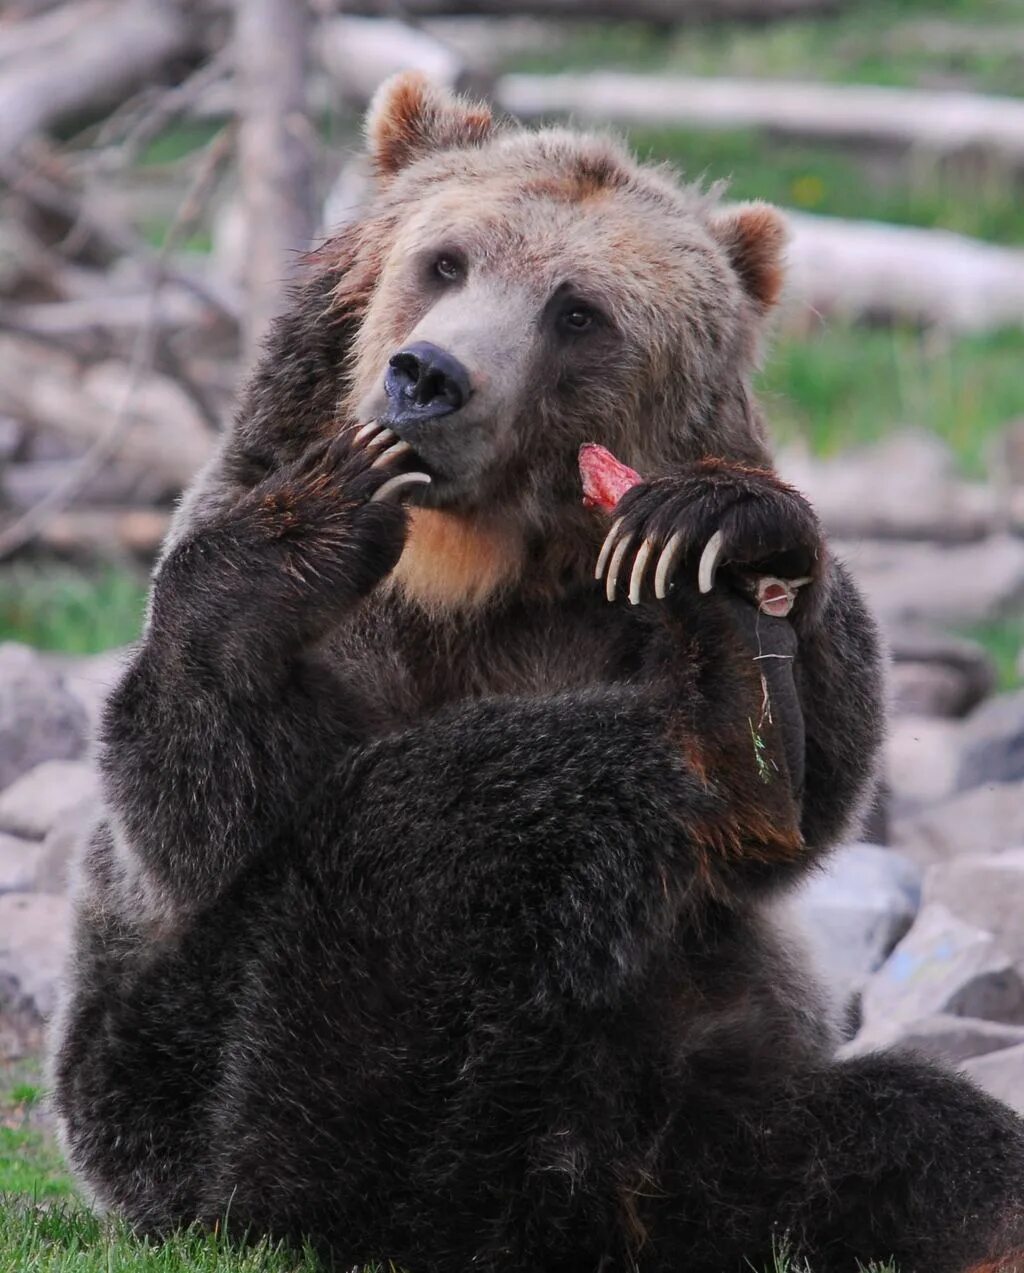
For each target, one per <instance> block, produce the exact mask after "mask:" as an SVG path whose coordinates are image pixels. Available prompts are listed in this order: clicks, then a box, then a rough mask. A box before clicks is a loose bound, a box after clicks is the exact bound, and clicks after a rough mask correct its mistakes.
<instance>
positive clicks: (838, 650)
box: [795, 561, 885, 850]
mask: <svg viewBox="0 0 1024 1273" xmlns="http://www.w3.org/2000/svg"><path fill="white" fill-rule="evenodd" d="M823 583H824V587H825V597H824V600H823V604H822V606H821V609H820V615H819V617H817V618H816V620H815V621H814V622H813V623H811V624H809V625H807V626H806V627H804V628H802V629H800V630H799V645H800V653H799V658H798V660H797V663H796V668H795V673H796V683H797V689H798V692H799V696H800V702H801V706H802V708H803V717H804V729H805V737H806V751H805V778H804V800H803V818H802V829H803V834H804V839H805V840H806V842H807V844H808V845H809V846H810V847H811V848H812V849H815V850H820V849H826V848H828V847H829V846H830V845H831V844H834V843H836V841H838V840H839V839H841V838H842V837H843V836H844V835H846V834H848V833H849V832H850V831H851V824H855V822H856V820H857V818H858V817H860V816H861V815H862V813H863V809H864V805H865V802H866V800H867V799H868V798H869V797H870V795H871V794H872V793H873V790H874V782H875V779H876V776H877V769H878V758H879V751H880V748H881V744H882V741H883V738H884V732H885V709H884V679H885V678H884V671H883V664H882V654H881V647H880V641H879V636H878V630H877V627H876V625H875V622H874V620H873V619H872V617H871V615H870V613H869V611H868V609H867V607H866V605H865V604H864V600H863V598H862V597H861V595H860V592H859V591H858V589H857V586H856V584H855V583H854V582H853V580H852V579H851V577H850V574H849V572H848V571H847V569H846V567H845V566H844V565H842V564H841V563H840V562H836V561H832V562H831V563H830V565H829V571H828V575H827V576H826V579H825V580H824V581H823ZM799 604H800V603H799V602H798V603H797V606H798V608H799Z"/></svg>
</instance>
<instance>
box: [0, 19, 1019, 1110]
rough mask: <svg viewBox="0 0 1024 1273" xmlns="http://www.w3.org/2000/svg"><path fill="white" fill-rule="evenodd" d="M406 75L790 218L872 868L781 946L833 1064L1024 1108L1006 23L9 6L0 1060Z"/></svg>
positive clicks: (21, 1029)
mask: <svg viewBox="0 0 1024 1273" xmlns="http://www.w3.org/2000/svg"><path fill="white" fill-rule="evenodd" d="M406 67H416V68H419V69H421V70H423V71H425V72H427V73H428V74H429V75H431V76H432V77H434V78H435V79H437V80H438V81H441V82H444V83H447V84H450V85H452V86H455V87H458V88H464V89H467V90H469V91H471V92H474V93H476V94H479V95H482V96H484V97H487V98H488V99H490V100H491V101H493V102H494V103H495V105H496V106H497V107H498V108H499V109H501V110H505V111H508V112H511V113H513V114H516V115H518V116H520V117H522V118H524V119H527V120H530V121H539V120H556V119H563V118H571V119H573V120H575V121H577V122H579V123H581V124H586V125H591V124H593V125H598V126H600V127H612V128H615V129H617V130H619V131H621V132H623V133H624V134H626V135H627V136H628V137H629V139H630V141H631V142H632V144H633V146H634V147H635V148H636V150H637V151H638V152H639V153H640V154H641V155H642V156H645V157H650V158H652V159H657V160H667V161H669V162H670V163H672V164H673V165H675V166H676V167H677V168H679V169H680V170H682V172H683V173H684V174H685V175H686V176H687V177H688V178H691V179H696V178H700V179H703V180H706V181H717V180H724V181H726V182H727V183H728V197H729V198H734V199H749V198H760V199H767V200H771V201H773V202H775V203H777V204H779V205H781V206H782V207H783V208H784V209H786V210H787V211H788V212H789V213H790V214H791V223H792V242H791V249H790V266H789V270H790V273H789V284H788V288H787V292H786V295H785V298H784V303H783V305H782V307H781V312H780V314H779V317H778V321H777V324H776V332H775V338H774V341H773V344H772V346H771V348H770V351H769V354H768V357H767V359H766V363H765V367H764V370H763V372H762V373H761V375H760V391H761V394H762V395H763V398H764V400H765V403H766V406H767V408H768V413H769V416H770V418H771V419H772V421H773V424H774V430H775V436H776V439H777V442H778V448H779V451H778V453H779V463H780V467H781V468H782V470H783V472H784V473H786V474H787V475H788V476H790V477H791V478H792V479H793V480H794V481H795V482H797V483H798V484H799V485H800V486H801V487H802V488H803V489H805V490H806V491H807V492H808V493H809V494H810V495H811V497H812V499H813V500H814V501H815V502H816V504H817V506H818V508H819V510H820V512H821V513H822V515H823V517H824V519H825V521H826V523H827V525H828V527H829V530H830V532H831V533H832V535H833V537H834V539H835V541H836V543H837V550H838V551H839V552H840V553H841V554H842V555H844V556H845V557H846V558H847V560H848V561H849V562H850V563H851V565H852V566H853V568H854V570H855V572H856V573H857V575H858V577H859V578H860V580H861V582H862V584H863V585H864V587H865V589H866V590H867V592H868V594H869V596H870V598H871V600H872V602H873V604H874V606H875V608H876V610H877V612H878V614H879V615H880V617H881V619H882V621H883V624H884V627H885V630H886V634H887V637H888V639H889V641H890V644H891V646H892V650H893V656H894V668H893V678H892V692H893V699H894V707H895V715H894V721H893V728H892V737H891V739H890V743H889V749H888V754H887V761H886V782H885V789H884V791H883V792H882V794H881V796H880V798H879V801H878V806H877V808H876V810H875V811H874V814H873V816H872V820H871V823H870V825H869V829H868V831H867V833H866V834H867V836H868V838H869V839H870V840H871V841H872V842H873V843H872V845H864V846H851V848H850V850H849V851H848V852H847V853H846V854H845V856H842V855H841V856H840V858H839V859H837V862H838V865H837V867H836V869H835V871H834V872H833V874H832V876H830V877H827V878H823V879H822V880H821V881H820V882H819V884H818V885H816V886H815V887H816V888H817V890H818V891H817V892H816V893H814V895H813V897H811V899H810V900H809V901H806V903H805V911H806V913H807V915H808V916H809V920H808V922H809V925H810V927H811V928H815V927H816V930H817V931H818V932H819V933H820V932H823V933H825V934H826V935H827V936H828V937H830V938H831V940H830V941H827V942H826V943H825V944H826V946H827V947H828V949H827V950H826V952H825V956H824V957H825V958H826V959H827V960H828V961H829V962H830V966H831V967H832V971H833V972H834V975H835V976H836V978H837V979H838V981H839V984H841V986H842V987H843V993H844V995H845V996H846V1001H847V1002H848V1003H849V1004H850V1005H852V1007H851V1011H852V1016H851V1023H852V1024H851V1030H853V1029H854V1028H855V1027H857V1026H858V1025H862V1026H863V1029H862V1031H861V1035H860V1036H859V1037H860V1038H861V1041H862V1044H863V1040H864V1039H865V1038H867V1039H868V1041H869V1042H870V1041H871V1040H872V1039H875V1040H877V1039H878V1038H879V1037H882V1036H886V1031H888V1032H890V1033H891V1032H892V1031H893V1030H896V1031H897V1032H898V1031H900V1030H903V1032H904V1034H906V1032H907V1031H908V1030H909V1031H910V1032H911V1034H913V1031H914V1030H916V1031H917V1036H921V1037H924V1038H925V1040H926V1044H927V1046H928V1047H930V1048H931V1049H932V1050H933V1051H934V1052H935V1053H936V1054H937V1055H944V1056H947V1058H948V1057H950V1056H952V1057H953V1059H956V1060H958V1061H963V1062H965V1063H966V1064H969V1065H974V1066H976V1067H980V1069H979V1071H978V1072H979V1073H981V1072H982V1071H985V1066H986V1065H987V1066H988V1067H989V1070H988V1071H985V1074H987V1077H986V1078H985V1079H984V1081H986V1083H988V1084H989V1085H990V1086H991V1087H992V1089H993V1090H996V1091H998V1092H999V1093H1000V1094H1004V1095H1007V1096H1008V1098H1010V1099H1013V1100H1014V1101H1015V1102H1016V1103H1017V1104H1018V1105H1020V1106H1021V1107H1022V1108H1024V980H1022V974H1024V849H1021V847H1020V846H1022V845H1024V690H1022V689H1021V688H1020V687H1021V684H1022V677H1024V663H1022V656H1021V647H1022V645H1024V12H1022V5H1021V2H1020V0H394V2H393V3H392V2H391V0H340V2H339V3H333V2H332V0H307V2H304V0H236V2H235V3H234V5H232V4H231V2H230V0H6V2H5V3H4V5H3V8H2V10H0V640H2V641H4V642H7V643H8V644H4V645H0V1055H2V1054H3V1051H4V1047H5V1046H6V1047H7V1050H8V1052H9V1053H11V1054H14V1053H16V1052H17V1051H18V1050H19V1049H20V1050H21V1051H25V1050H30V1049H31V1047H32V1046H34V1045H33V1043H32V1040H34V1039H37V1034H36V1033H35V1032H36V1029H37V1024H38V1020H39V1018H40V1016H41V1015H45V1012H46V1010H47V1008H48V1005H49V1003H50V996H51V994H52V973H51V972H50V971H48V970H50V969H51V968H52V967H54V966H55V965H56V961H57V959H58V956H59V949H58V947H59V941H60V938H59V934H60V933H61V932H62V931H63V929H62V925H63V922H64V918H65V915H66V905H67V903H66V898H65V896H64V882H63V881H64V868H65V864H66V860H67V854H68V851H69V849H68V846H69V844H70V843H71V842H72V840H73V838H74V834H75V832H76V831H77V829H78V828H80V826H81V821H82V814H81V809H82V806H83V803H84V802H86V801H89V800H91V799H92V798H93V796H94V790H95V778H94V774H93V770H92V767H91V765H90V764H89V762H88V760H87V758H86V757H87V752H88V738H89V735H90V731H91V729H92V727H93V726H94V723H95V719H96V713H97V711H98V705H99V703H100V701H101V699H102V695H103V692H104V690H105V687H106V686H107V685H108V684H109V683H110V680H111V679H112V677H113V676H114V675H116V669H117V666H118V664H119V658H120V655H119V653H118V652H119V651H120V650H121V649H122V648H123V647H124V646H125V645H126V643H128V642H130V641H131V640H132V639H133V638H135V637H136V636H137V634H138V632H139V627H140V620H141V614H142V609H143V604H144V596H145V589H146V578H147V571H148V569H149V567H150V565H151V563H152V560H153V556H154V553H155V551H156V549H157V546H158V544H159V542H160V539H161V536H162V534H163V532H164V529H165V527H166V525H167V522H168V518H169V515H170V512H171V509H172V507H173V504H174V501H175V499H176V497H177V495H178V494H179V492H180V490H181V488H182V486H183V484H185V483H187V481H188V480H189V478H190V476H191V475H192V474H193V473H194V472H195V470H196V469H197V468H198V466H199V465H200V464H201V463H202V462H203V460H204V458H205V457H206V456H207V455H208V454H209V453H210V451H211V448H212V447H213V445H214V443H215V440H216V438H217V436H218V434H219V432H220V431H221V430H222V429H223V428H224V426H225V422H226V421H227V420H228V419H229V418H230V415H231V409H232V396H233V394H234V391H235V389H236V386H237V385H238V382H239V378H240V377H241V376H242V375H244V373H245V370H246V367H247V366H248V365H249V364H250V362H251V359H252V358H253V355H254V350H255V349H257V348H258V345H259V341H260V338H261V336H262V334H263V333H264V331H265V329H266V324H267V322H268V319H269V317H270V316H271V315H272V314H273V313H274V312H275V311H276V310H277V309H278V308H279V307H280V306H281V304H282V298H283V296H284V289H285V287H286V284H287V280H288V278H289V276H290V275H291V274H292V273H293V271H294V270H295V268H296V265H297V261H298V254H299V253H300V251H301V249H302V248H303V247H304V246H305V245H306V244H307V243H308V242H309V241H310V240H311V239H313V238H315V237H316V236H317V235H319V234H321V233H323V232H324V231H325V229H327V228H330V227H331V226H335V225H338V224H339V223H341V222H343V221H344V220H345V219H346V218H350V217H352V216H354V215H356V214H357V212H358V208H359V205H360V200H361V198H362V197H363V194H364V191H365V173H364V171H363V169H362V167H361V165H360V161H359V158H358V150H359V127H360V113H361V111H362V109H363V108H364V106H365V104H366V102H367V100H368V98H369V96H370V94H371V93H372V91H373V89H374V88H375V87H376V85H377V84H378V83H379V82H380V80H381V79H383V78H384V77H385V76H387V75H388V74H390V73H392V72H394V71H396V70H399V69H402V68H406ZM879 845H881V846H889V847H885V848H879V847H877V846H879ZM844 871H845V874H844V873H843V872H844ZM12 899H14V900H12ZM915 917H916V920H917V922H916V923H915V924H914V926H913V928H911V924H912V922H913V921H914V920H915ZM844 926H845V927H844ZM908 929H909V930H910V931H909V933H908ZM5 932H6V934H7V946H6V947H5V946H4V936H3V935H4V933H5ZM54 934H57V935H58V936H57V937H54ZM837 935H838V936H837ZM901 939H902V943H901V946H900V948H899V949H898V951H897V956H898V958H893V957H890V952H891V951H892V949H893V946H894V945H895V943H896V942H897V941H900V940H901ZM915 942H916V943H917V945H916V946H915V945H914V943H915ZM908 943H909V945H908ZM5 950H6V954H5ZM908 952H909V953H908ZM950 952H952V954H950ZM5 960H6V963H5ZM908 960H909V963H908ZM915 960H916V961H917V962H915ZM943 960H945V963H943ZM1000 960H1002V963H1000V962H999V961H1000ZM48 961H49V962H48ZM957 961H959V962H957ZM924 967H927V968H929V969H931V970H932V972H930V973H929V975H928V978H929V979H926V980H927V986H930V987H931V990H929V994H931V998H928V997H927V996H925V998H924V999H923V1000H922V998H921V994H922V993H923V991H922V986H923V985H924V984H925V983H924V982H923V981H922V980H921V978H919V977H917V974H916V973H915V971H914V970H915V969H917V970H920V969H921V968H924ZM936 967H939V968H940V969H941V968H945V969H946V973H945V974H944V975H945V977H946V980H945V981H943V980H942V978H941V977H940V978H938V982H937V981H936V976H935V975H933V972H934V969H935V968H936ZM908 968H909V969H910V971H909V972H908V971H907V970H908ZM965 970H966V971H965ZM968 974H969V975H968ZM5 977H6V979H7V980H6V982H5V980H4V978H5ZM958 977H959V980H957V978H958ZM915 978H916V979H915ZM986 978H987V980H986ZM999 978H1002V980H999ZM979 979H980V980H979ZM940 982H941V985H942V987H943V988H941V989H940V990H935V985H936V984H939V983H940ZM4 985H7V986H8V991H7V992H4V991H3V989H2V988H3V986H4ZM965 986H966V987H967V989H966V990H965ZM979 986H980V987H981V989H980V990H979V988H978V987H979ZM10 987H14V989H10ZM971 987H973V988H974V989H973V990H971ZM925 988H927V987H925ZM4 993H6V995H7V997H6V1000H5V999H4V998H3V995H4ZM908 995H909V996H910V998H909V999H908V998H907V996H908ZM972 995H973V996H974V997H973V998H972V997H971V996H972ZM986 995H987V997H986ZM901 996H903V997H902V998H901ZM914 996H916V998H915V997H914ZM1000 996H1002V997H1000ZM1014 996H1016V997H1014ZM5 1003H6V1008H5V1007H4V1004H5ZM19 1005H21V1006H19ZM872 1005H874V1006H873V1007H872ZM5 1013H6V1016H5V1015H4V1014H5ZM5 1021H6V1023H7V1024H6V1026H5V1025H4V1022H5ZM950 1021H952V1023H953V1024H952V1025H950ZM964 1021H967V1022H969V1023H971V1024H970V1026H969V1028H968V1027H967V1026H964V1025H963V1022H964ZM922 1022H924V1023H926V1024H925V1025H921V1023H922ZM979 1023H980V1024H979ZM5 1028H6V1030H7V1035H6V1039H7V1043H6V1044H5V1043H4V1039H5V1036H4V1033H3V1031H4V1029H5ZM922 1031H923V1034H922ZM929 1032H930V1033H929ZM917 1036H915V1037H917ZM886 1037H888V1036H886ZM928 1040H931V1042H928ZM935 1040H938V1042H936V1041H935ZM1007 1057H1009V1060H1007ZM993 1058H996V1059H995V1060H993ZM1000 1058H1002V1059H1001V1060H1000ZM1000 1066H1001V1067H1002V1068H1000ZM990 1071H991V1072H990ZM1000 1085H1002V1086H1000Z"/></svg>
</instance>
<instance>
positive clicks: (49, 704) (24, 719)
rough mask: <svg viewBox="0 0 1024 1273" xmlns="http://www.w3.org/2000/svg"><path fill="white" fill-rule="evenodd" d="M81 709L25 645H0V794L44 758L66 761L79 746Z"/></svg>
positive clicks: (83, 719) (79, 751)
mask: <svg viewBox="0 0 1024 1273" xmlns="http://www.w3.org/2000/svg"><path fill="white" fill-rule="evenodd" d="M86 730H87V720H86V715H85V712H84V710H83V709H82V707H81V705H80V704H79V703H78V702H77V700H76V699H74V698H73V697H72V696H71V695H70V694H69V693H68V691H67V690H66V689H65V687H64V684H63V682H62V680H61V678H60V676H59V674H57V673H56V672H55V671H54V670H53V669H52V668H48V667H47V666H46V664H45V662H44V661H43V660H42V659H41V658H40V657H39V655H38V654H36V653H35V651H33V650H30V649H29V648H28V647H27V646H24V645H16V644H14V643H13V642H6V643H4V644H3V645H0V790H3V789H4V788H5V787H8V786H10V784H11V783H12V782H13V781H14V780H15V779H16V778H20V777H21V775H22V774H24V773H27V772H28V771H29V770H30V769H33V768H34V767H35V766H36V765H38V764H41V763H42V762H43V761H44V760H71V759H74V758H75V757H77V756H80V755H81V754H82V752H83V750H84V748H85V740H86Z"/></svg>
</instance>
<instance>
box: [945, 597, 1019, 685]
mask: <svg viewBox="0 0 1024 1273" xmlns="http://www.w3.org/2000/svg"><path fill="white" fill-rule="evenodd" d="M960 635H961V636H965V637H970V638H971V640H973V641H977V642H978V644H979V645H981V646H983V647H984V649H985V650H987V651H988V654H989V657H990V658H991V659H992V662H993V663H994V664H995V669H996V687H997V689H1000V690H1016V689H1020V688H1021V687H1022V686H1024V674H1022V671H1021V661H1020V660H1021V655H1022V654H1024V615H1012V616H1009V617H1007V618H1005V619H991V620H989V621H988V622H985V623H975V624H970V625H969V626H967V627H965V628H962V629H961V630H960Z"/></svg>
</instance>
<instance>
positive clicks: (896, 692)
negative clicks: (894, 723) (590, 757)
mask: <svg viewBox="0 0 1024 1273" xmlns="http://www.w3.org/2000/svg"><path fill="white" fill-rule="evenodd" d="M889 693H890V696H891V702H892V709H893V711H894V712H896V713H898V714H900V715H906V714H907V713H910V714H912V715H914V716H940V717H956V716H962V715H963V714H964V712H965V711H967V710H968V708H969V707H971V706H973V702H972V701H971V698H970V695H969V692H968V690H967V689H966V687H965V685H964V679H963V677H962V676H961V675H960V673H959V672H958V671H957V670H956V668H953V667H949V666H947V665H945V664H942V663H896V664H894V665H893V667H892V669H891V670H890V673H889Z"/></svg>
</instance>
